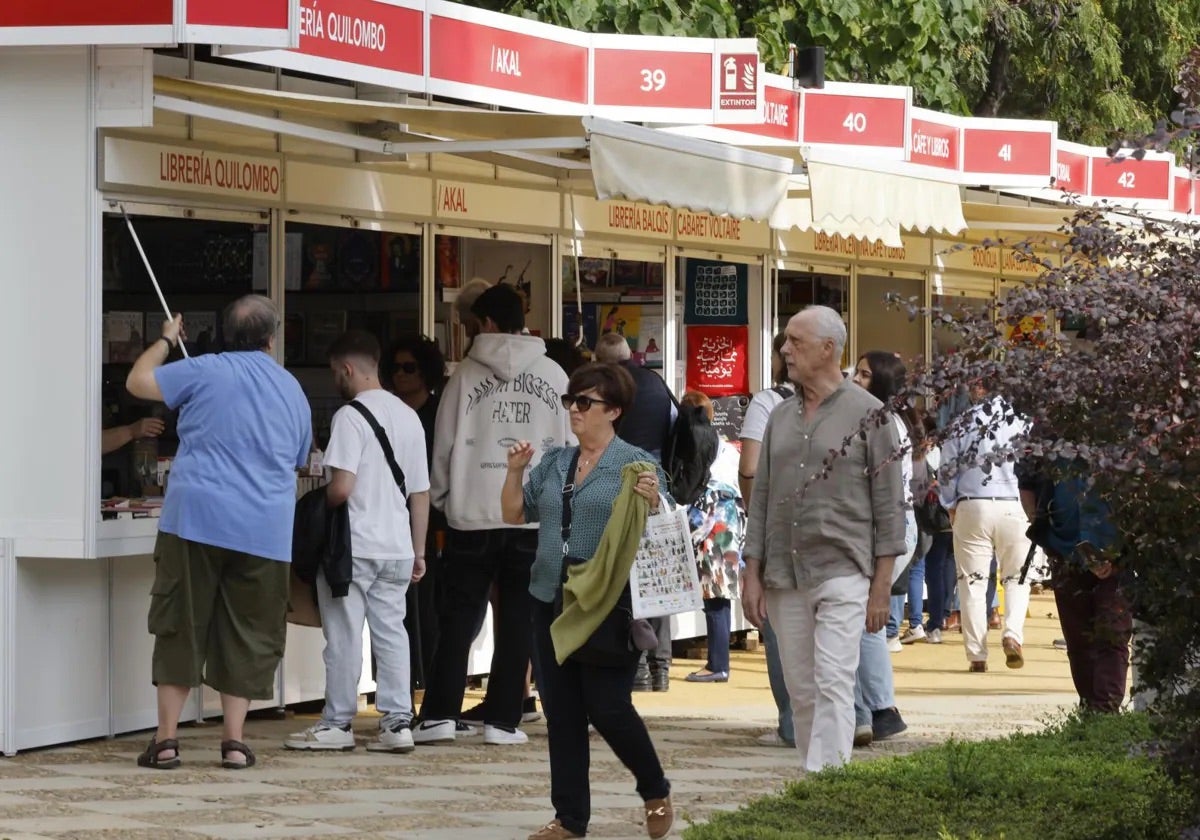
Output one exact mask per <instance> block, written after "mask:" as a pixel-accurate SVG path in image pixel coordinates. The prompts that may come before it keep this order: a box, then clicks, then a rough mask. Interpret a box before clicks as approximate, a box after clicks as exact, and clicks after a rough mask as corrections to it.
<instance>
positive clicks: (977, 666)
mask: <svg viewBox="0 0 1200 840" xmlns="http://www.w3.org/2000/svg"><path fill="white" fill-rule="evenodd" d="M968 670H970V672H971V673H972V674H982V673H983V672H984V671H986V670H987V663H986V662H972V663H971V667H970V668H969V669H968Z"/></svg>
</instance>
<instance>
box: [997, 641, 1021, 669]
mask: <svg viewBox="0 0 1200 840" xmlns="http://www.w3.org/2000/svg"><path fill="white" fill-rule="evenodd" d="M1000 644H1001V646H1002V647H1003V648H1004V664H1005V665H1007V666H1008V667H1009V668H1023V667H1024V666H1025V654H1024V653H1022V652H1021V643H1020V642H1018V641H1017V640H1016V639H1014V638H1013V637H1012V636H1005V637H1004V640H1003V641H1002V642H1001V643H1000Z"/></svg>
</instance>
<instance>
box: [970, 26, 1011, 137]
mask: <svg viewBox="0 0 1200 840" xmlns="http://www.w3.org/2000/svg"><path fill="white" fill-rule="evenodd" d="M991 34H992V39H993V41H992V43H993V46H992V60H991V61H990V62H989V63H988V81H987V87H986V88H985V89H984V91H983V96H982V97H980V99H979V103H978V104H977V105H976V106H975V116H977V117H995V116H997V115H998V114H999V113H1000V106H1001V105H1003V104H1004V97H1005V96H1007V95H1008V87H1009V73H1010V72H1011V70H1012V46H1011V45H1010V44H1009V43H1008V41H1007V40H1005V39H1004V37H1003V36H1002V35H1001V34H1000V33H998V32H996V31H995V28H993V30H992V33H991Z"/></svg>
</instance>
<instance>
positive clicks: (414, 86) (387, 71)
mask: <svg viewBox="0 0 1200 840" xmlns="http://www.w3.org/2000/svg"><path fill="white" fill-rule="evenodd" d="M298 11H299V14H298V18H299V23H298V27H297V28H298V32H299V47H297V48H296V49H294V50H263V51H251V52H247V51H246V50H245V49H244V48H222V49H219V50H218V54H220V55H229V56H236V57H237V58H239V59H242V60H244V61H252V62H255V63H257V64H266V65H268V66H271V67H286V68H288V69H290V70H299V71H301V72H305V73H315V74H318V75H325V76H334V77H338V78H343V79H352V80H354V81H358V82H368V83H370V84H377V85H386V86H389V87H397V88H401V89H403V90H416V91H422V92H423V91H424V90H425V11H424V4H423V3H422V2H421V0H300V8H299V10H298Z"/></svg>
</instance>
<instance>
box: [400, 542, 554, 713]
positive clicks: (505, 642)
mask: <svg viewBox="0 0 1200 840" xmlns="http://www.w3.org/2000/svg"><path fill="white" fill-rule="evenodd" d="M536 550H537V531H533V530H525V529H520V528H496V529H492V530H486V531H456V530H454V529H450V530H449V531H448V532H447V534H446V549H445V552H444V553H443V555H442V563H441V567H440V568H439V570H438V571H439V573H440V575H441V583H440V589H441V594H440V597H441V602H442V603H441V616H440V619H439V621H438V640H437V656H436V658H435V659H434V661H433V662H432V663H430V665H431V667H429V669H428V672H427V673H426V675H425V677H426V680H425V682H426V686H425V702H424V703H423V704H422V706H421V717H422V718H423V719H425V720H452V719H457V718H458V716H459V715H460V714H462V702H463V693H464V691H465V690H466V682H467V660H468V658H469V656H470V653H471V643H472V642H473V641H474V640H475V633H476V624H477V622H478V619H479V614H480V611H481V610H483V609H484V608H485V607H486V606H487V602H488V592H489V591H490V589H491V586H492V582H493V581H495V582H496V586H497V590H498V592H499V598H498V603H499V608H498V615H497V617H496V641H495V646H494V649H493V651H492V665H491V671H490V672H489V677H488V690H487V698H486V699H485V703H486V708H487V720H486V721H485V722H486V723H488V724H492V725H500V726H508V727H515V726H518V725H519V724H520V723H521V705H522V703H523V701H524V697H525V669H526V667H527V666H528V665H529V647H530V634H529V602H530V600H531V599H530V597H529V567H530V566H531V565H532V564H533V556H534V553H535V551H536Z"/></svg>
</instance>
